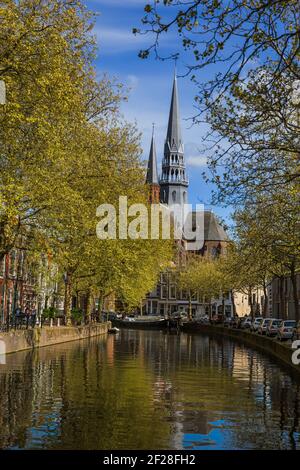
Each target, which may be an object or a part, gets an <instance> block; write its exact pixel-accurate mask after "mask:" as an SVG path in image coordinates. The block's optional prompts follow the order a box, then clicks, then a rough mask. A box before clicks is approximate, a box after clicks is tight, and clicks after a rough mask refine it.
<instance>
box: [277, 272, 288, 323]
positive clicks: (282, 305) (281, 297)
mask: <svg viewBox="0 0 300 470" xmlns="http://www.w3.org/2000/svg"><path fill="white" fill-rule="evenodd" d="M278 279H279V305H280V312H279V318H282V319H283V320H286V315H285V313H286V312H285V301H284V295H283V282H284V277H283V276H280V277H279V278H278Z"/></svg>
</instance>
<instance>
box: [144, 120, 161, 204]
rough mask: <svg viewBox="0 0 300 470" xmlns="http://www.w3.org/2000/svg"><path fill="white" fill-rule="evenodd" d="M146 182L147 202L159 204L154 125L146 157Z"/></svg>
mask: <svg viewBox="0 0 300 470" xmlns="http://www.w3.org/2000/svg"><path fill="white" fill-rule="evenodd" d="M146 183H147V184H148V185H149V202H150V203H151V204H159V199H160V186H159V182H158V173H157V158H156V148H155V140H154V125H153V132H152V139H151V147H150V153H149V159H148V169H147V176H146Z"/></svg>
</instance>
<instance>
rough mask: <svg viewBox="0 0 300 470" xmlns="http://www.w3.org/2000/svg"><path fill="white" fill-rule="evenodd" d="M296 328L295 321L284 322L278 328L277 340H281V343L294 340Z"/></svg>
mask: <svg viewBox="0 0 300 470" xmlns="http://www.w3.org/2000/svg"><path fill="white" fill-rule="evenodd" d="M295 326H296V321H295V320H284V321H282V322H281V324H280V326H279V328H278V333H277V339H279V341H282V340H283V339H292V338H293V335H294V328H295Z"/></svg>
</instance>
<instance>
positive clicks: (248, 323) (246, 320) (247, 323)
mask: <svg viewBox="0 0 300 470" xmlns="http://www.w3.org/2000/svg"><path fill="white" fill-rule="evenodd" d="M251 324H252V318H251V317H246V318H244V319H243V320H242V323H241V328H242V329H243V330H246V329H250V327H251Z"/></svg>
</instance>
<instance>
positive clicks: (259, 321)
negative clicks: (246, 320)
mask: <svg viewBox="0 0 300 470" xmlns="http://www.w3.org/2000/svg"><path fill="white" fill-rule="evenodd" d="M262 322H263V317H256V318H254V320H253V322H252V323H251V326H250V330H251V331H257V330H258V328H259V327H260V325H261V324H262Z"/></svg>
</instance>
